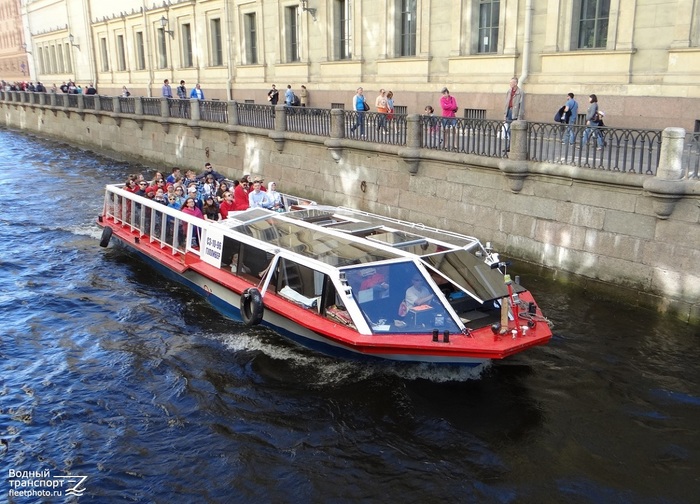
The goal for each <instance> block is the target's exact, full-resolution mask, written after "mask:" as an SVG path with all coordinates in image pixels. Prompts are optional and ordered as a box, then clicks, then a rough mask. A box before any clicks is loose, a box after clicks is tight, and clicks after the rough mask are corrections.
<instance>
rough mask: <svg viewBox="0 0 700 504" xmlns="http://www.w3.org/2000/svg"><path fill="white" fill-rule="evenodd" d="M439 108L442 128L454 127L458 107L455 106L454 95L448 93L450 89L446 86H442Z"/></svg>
mask: <svg viewBox="0 0 700 504" xmlns="http://www.w3.org/2000/svg"><path fill="white" fill-rule="evenodd" d="M440 108H441V109H442V126H443V128H448V127H449V128H454V127H455V125H456V124H457V116H456V112H457V110H458V109H459V107H458V106H457V100H455V97H454V96H452V95H451V94H450V90H449V89H447V88H446V87H444V88H442V96H441V97H440Z"/></svg>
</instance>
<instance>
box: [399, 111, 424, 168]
mask: <svg viewBox="0 0 700 504" xmlns="http://www.w3.org/2000/svg"><path fill="white" fill-rule="evenodd" d="M420 137H421V118H420V116H419V115H418V114H411V115H408V116H406V147H404V148H401V149H399V156H400V157H401V158H402V159H403V161H404V163H406V165H407V166H408V172H409V173H410V174H411V175H415V174H416V173H418V167H419V165H420V160H421V152H420Z"/></svg>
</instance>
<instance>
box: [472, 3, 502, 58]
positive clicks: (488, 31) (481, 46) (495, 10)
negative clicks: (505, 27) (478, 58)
mask: <svg viewBox="0 0 700 504" xmlns="http://www.w3.org/2000/svg"><path fill="white" fill-rule="evenodd" d="M500 10H501V2H500V1H499V0H480V2H479V40H478V45H477V52H479V53H495V52H497V51H498V23H499V13H500Z"/></svg>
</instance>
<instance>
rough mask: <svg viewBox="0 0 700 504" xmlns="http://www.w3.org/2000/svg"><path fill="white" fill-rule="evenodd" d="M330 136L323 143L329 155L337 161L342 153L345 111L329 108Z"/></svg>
mask: <svg viewBox="0 0 700 504" xmlns="http://www.w3.org/2000/svg"><path fill="white" fill-rule="evenodd" d="M330 133H331V137H330V138H329V139H328V140H326V141H325V142H323V143H324V145H325V146H326V148H327V149H328V151H329V152H330V153H331V157H332V158H333V160H334V161H335V162H336V163H337V162H338V161H340V158H341V157H342V155H343V138H345V111H344V110H342V109H337V108H334V109H331V131H330Z"/></svg>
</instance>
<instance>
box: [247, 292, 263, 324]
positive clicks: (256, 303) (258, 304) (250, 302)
mask: <svg viewBox="0 0 700 504" xmlns="http://www.w3.org/2000/svg"><path fill="white" fill-rule="evenodd" d="M264 311H265V306H264V305H263V299H262V294H260V291H259V290H258V289H256V288H255V287H249V288H247V289H246V290H244V291H243V293H242V294H241V319H242V320H243V323H244V324H245V325H247V326H254V325H258V324H259V323H260V322H262V319H263V312H264Z"/></svg>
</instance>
